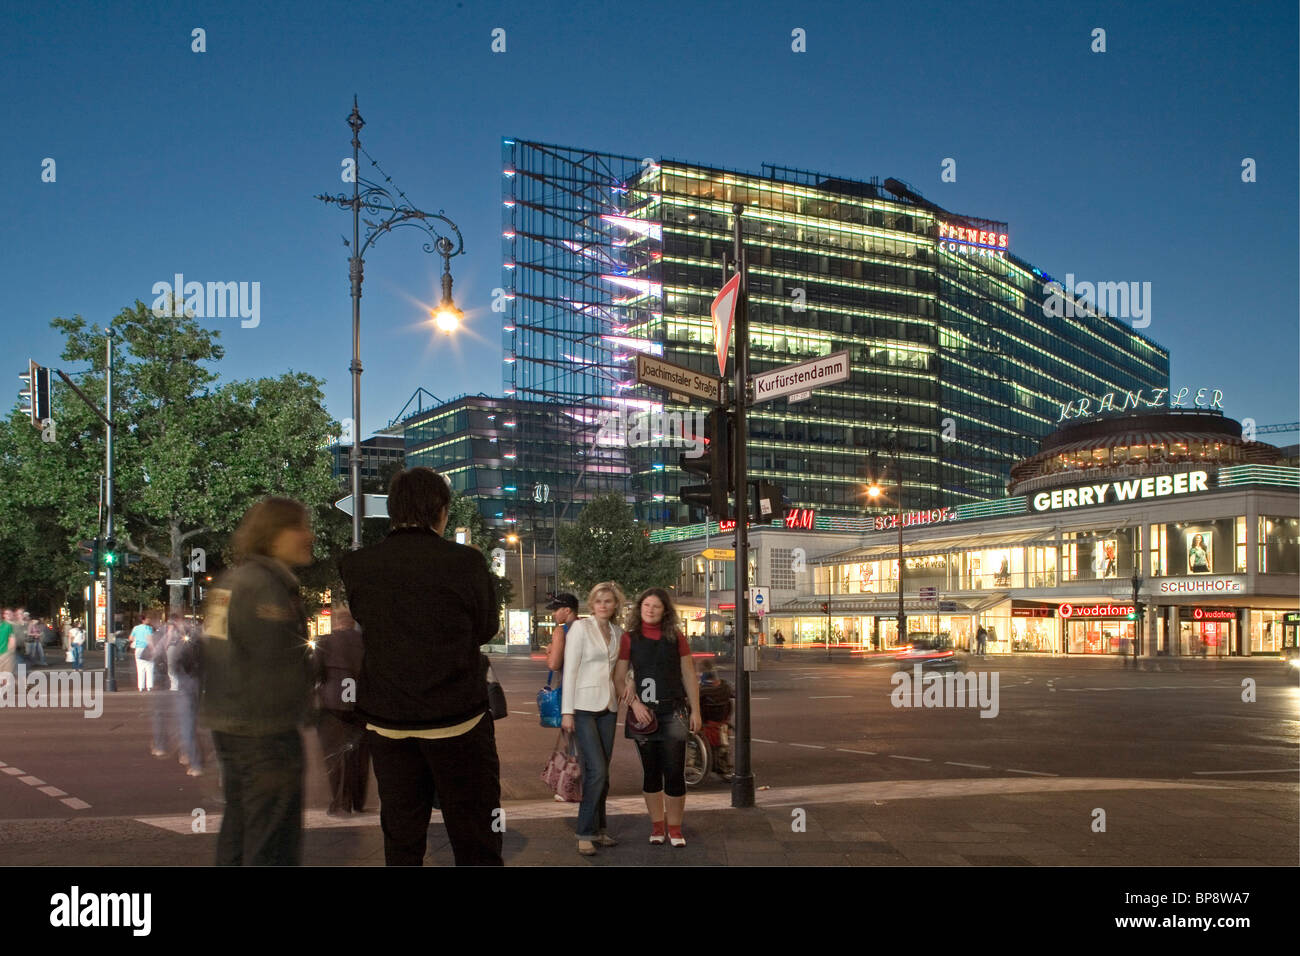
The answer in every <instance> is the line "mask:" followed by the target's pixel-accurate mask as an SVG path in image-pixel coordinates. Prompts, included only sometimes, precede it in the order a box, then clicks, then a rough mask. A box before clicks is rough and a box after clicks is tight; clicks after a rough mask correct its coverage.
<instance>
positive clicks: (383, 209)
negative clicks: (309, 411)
mask: <svg viewBox="0 0 1300 956" xmlns="http://www.w3.org/2000/svg"><path fill="white" fill-rule="evenodd" d="M364 125H365V120H363V119H362V118H361V113H360V112H359V111H358V110H357V98H356V97H355V96H354V97H352V112H351V113H350V114H349V115H348V126H349V127H351V129H352V169H351V174H352V178H351V182H352V195H351V196H348V195H346V194H345V193H340V194H339V195H337V196H329V195H325V194H322V195H319V196H317V197H316V198H317V199H319V200H321V201H322V202H326V203H337V204H338V205H339V206H341V207H342V208H344V209H351V210H352V241H351V242H348V240H347V239H344V240H343V244H344V245H346V246H347V247H348V248H349V249H351V250H352V255H351V257H350V258H349V259H348V276H349V278H350V279H351V283H352V364H351V365H350V366H348V369H349V371H351V373H352V454H351V456H350V459H349V461H350V464H351V470H352V501H353V508H352V550H354V551H355V550H356V549H357V548H359V547H361V517H362V507H361V506H362V501H363V495H362V493H361V440H360V431H361V282H362V279H363V278H364V273H365V264H366V263H365V255H366V250H368V249H369V248H370V246H371V245H372V244H373V243H374V241H375V240H376V239H378V238H379V237H380V236H382V235H383V234H384V233H386V232H389V231H390V230H392V229H394V228H396V227H398V226H415V227H417V228H419V229H423V230H424V231H425V232H426V233H428V234H429V236H431V237H432V239H433V241H432V242H426V243H424V251H425V252H427V253H430V254H432V253H435V252H436V253H438V255H440V256H442V301H441V302H440V303H439V305H438V309H437V310H436V311H434V312H432V318H433V322H434V325H435V326H437V328H438V329H439V331H441V332H445V333H447V334H450V333H451V332H452V331H454V330H455V329H456V328H457V327H458V326H459V324H460V320H461V319H462V318H463V317H464V313H462V312H461V311H460V309H458V308H456V304H455V302H454V301H453V300H452V296H451V259H452V256H458V255H460V254H461V253H462V252H464V251H465V241H464V239H462V238H461V234H460V229H459V228H458V227H457V225H456V224H455V223H454V222H452V221H451V220H450V219H448V218H447V217H446V216H444V215H443V213H442V210H438V212H436V213H426V212H423V211H422V210H419V209H416V208H415V207H414V206H412V205H411V203H410V200H408V199H407V197H406V194H405V193H404V192H402V190H401V189H399V188H397V186H395V185H394V186H392V192H390V191H389V189H387V188H385V187H384V186H380V185H379V184H378V183H373V182H371V181H370V180H368V179H364V178H363V177H362V176H361V174H360V171H359V170H360V159H361V155H360V154H361V153H362V152H364V150H362V148H361V127H363V126H364ZM366 158H367V159H370V162H371V165H372V166H374V167H375V168H376V169H379V164H378V163H377V162H376V161H375V160H374V158H373V157H371V156H370V154H368V153H367V154H366ZM379 172H380V174H381V175H384V173H383V170H382V169H379ZM344 175H345V181H346V175H347V172H346V170H345V174H344ZM384 182H385V183H390V184H391V183H392V179H391V177H389V176H387V175H384ZM394 192H395V193H396V194H397V195H396V196H394V195H393V193H394ZM363 209H364V210H366V211H367V212H370V213H377V214H378V215H379V216H382V217H383V218H381V219H379V220H378V221H371V220H369V219H367V220H366V237H365V242H364V243H363V242H362V241H361V210H363ZM429 220H440V221H442V222H444V223H446V224H447V226H448V227H449V228H450V230H451V231H452V232H453V233H455V235H456V241H455V242H452V240H451V239H450V238H449V237H447V236H444V235H442V233H440V232H438V230H437V229H436V228H435V227H434V225H432V224H431V223H430V221H429Z"/></svg>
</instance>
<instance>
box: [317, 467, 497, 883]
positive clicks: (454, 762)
mask: <svg viewBox="0 0 1300 956" xmlns="http://www.w3.org/2000/svg"><path fill="white" fill-rule="evenodd" d="M450 502H451V491H450V489H449V488H448V486H447V482H446V481H445V479H443V477H442V476H441V475H439V474H438V473H437V472H436V471H434V470H433V469H431V468H411V469H408V470H407V471H403V472H401V473H400V474H398V475H396V476H395V477H394V478H393V481H392V484H391V485H390V486H389V489H388V514H389V519H390V520H391V522H392V531H390V532H389V534H388V536H387V537H386V538H385V539H384V540H383V541H381V542H379V543H378V544H374V545H371V546H370V547H367V548H362V549H361V550H359V551H353V552H352V553H351V554H348V555H346V556H345V557H344V558H343V563H342V568H341V571H342V577H343V584H344V587H345V588H346V589H347V594H348V604H349V606H350V607H351V609H352V616H353V617H354V618H355V619H356V621H357V623H358V624H360V625H361V632H362V642H363V644H364V645H365V656H364V658H363V660H362V664H361V679H360V681H359V682H358V684H357V713H358V714H359V715H360V716H361V718H362V719H364V720H365V722H366V730H367V732H368V740H369V744H370V753H371V757H372V759H373V760H374V765H375V778H376V780H377V781H378V783H379V802H380V824H381V826H382V827H383V831H384V859H385V862H387V864H388V865H389V866H420V865H421V864H422V863H423V862H424V851H425V845H426V843H427V840H428V831H429V818H430V815H431V813H432V810H433V795H434V793H435V792H436V793H437V794H438V800H439V804H440V806H441V809H442V816H443V820H444V821H445V823H446V825H447V836H448V837H449V838H450V840H451V847H452V852H453V853H454V855H455V858H456V864H457V865H458V866H462V865H477V866H489V865H495V866H500V865H501V863H502V859H501V830H502V829H503V821H502V820H501V814H500V812H499V807H500V806H501V765H500V762H499V761H498V759H497V750H496V737H495V735H494V733H493V729H492V717H491V715H490V714H489V713H488V699H487V676H486V668H485V667H484V664H483V655H482V653H481V652H480V650H479V648H480V645H482V644H485V643H486V642H487V641H489V640H490V639H491V638H492V636H493V635H494V634H496V632H497V630H498V626H499V625H498V620H497V616H498V612H497V604H496V597H495V593H494V590H493V587H492V578H491V574H490V572H489V571H488V566H487V562H486V561H485V560H484V558H483V555H482V554H480V553H479V552H478V551H476V550H475V549H474V548H470V547H467V546H465V545H460V544H455V543H453V542H451V541H447V540H445V539H444V538H443V537H442V532H443V529H444V528H446V526H447V507H448V505H449V504H450Z"/></svg>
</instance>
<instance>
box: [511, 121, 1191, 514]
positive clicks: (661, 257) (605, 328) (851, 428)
mask: <svg viewBox="0 0 1300 956" xmlns="http://www.w3.org/2000/svg"><path fill="white" fill-rule="evenodd" d="M503 183H504V185H503V200H504V210H503V222H504V228H503V246H504V252H505V255H504V291H505V294H506V299H505V302H504V306H505V321H504V330H505V331H504V342H503V346H504V363H505V370H504V389H505V392H506V395H507V396H514V397H516V399H518V400H522V401H528V402H542V403H546V404H551V405H554V406H555V407H557V408H564V409H566V410H567V411H566V414H567V416H568V420H570V421H572V422H573V427H574V433H573V440H572V447H573V450H574V454H575V460H577V461H581V458H582V456H585V455H586V454H588V453H593V452H594V451H595V450H596V449H597V448H598V447H599V446H602V445H605V446H608V442H602V440H601V439H600V438H598V437H597V432H598V430H599V424H600V423H601V422H602V421H603V422H608V421H609V420H610V417H611V416H612V415H624V416H626V415H627V414H628V409H629V408H631V409H633V410H637V409H641V410H660V409H663V408H666V409H667V410H668V411H679V412H680V411H684V410H685V408H686V406H681V405H674V404H668V405H666V406H665V405H663V404H662V403H664V402H665V401H666V400H667V396H666V395H665V394H664V393H662V392H659V391H657V390H655V389H651V388H648V387H646V386H639V385H637V384H636V383H635V372H634V366H635V356H636V354H637V353H638V352H647V353H651V354H654V355H656V356H662V357H663V358H664V359H666V360H669V361H671V362H675V363H677V364H679V365H685V366H689V367H691V368H694V369H698V370H700V371H703V372H709V373H710V374H714V375H716V374H717V372H718V368H717V359H716V356H715V353H714V348H713V342H712V332H711V324H710V318H709V305H710V302H711V301H712V299H713V297H714V295H715V294H716V293H717V291H718V289H719V287H720V286H721V284H722V269H721V256H722V253H723V251H724V250H729V249H730V247H731V234H732V225H733V215H732V205H733V203H738V202H739V203H743V204H744V206H745V214H744V216H743V217H742V223H743V226H742V228H743V235H744V243H745V247H746V249H747V255H748V260H749V292H750V297H749V320H750V366H751V372H752V373H760V372H763V371H766V370H769V369H773V368H777V367H780V366H783V365H787V364H791V363H794V362H799V361H804V360H807V359H810V358H814V357H817V356H825V355H829V354H831V353H834V352H838V351H841V350H847V351H848V352H849V356H850V362H851V367H852V376H851V378H850V380H849V381H846V382H842V383H840V384H837V385H832V386H828V387H821V388H816V389H814V390H813V392H812V395H811V397H809V398H806V399H804V400H802V401H799V402H790V401H787V400H786V399H776V400H774V401H770V402H766V403H762V404H758V405H754V406H751V409H750V413H749V443H748V452H749V470H750V478H751V479H759V478H763V479H768V480H771V481H773V482H775V483H777V484H779V485H781V486H782V487H783V488H784V489H785V494H786V496H787V497H788V498H789V499H790V500H791V503H792V504H793V505H794V506H799V507H804V508H812V509H816V510H818V511H819V512H822V513H827V514H837V513H838V514H861V513H862V511H863V510H864V509H865V508H866V506H867V501H866V499H865V498H864V496H863V493H862V492H863V485H864V482H865V481H866V480H867V478H868V477H873V476H870V475H869V472H870V471H871V470H872V468H873V462H874V468H875V469H876V470H877V472H878V474H877V475H876V476H874V477H882V475H880V474H879V472H881V471H883V470H884V469H886V468H892V461H893V458H894V454H895V451H896V452H897V455H898V458H899V460H900V462H901V468H902V472H903V479H904V486H905V490H904V504H905V506H906V507H907V508H932V507H941V506H944V505H956V504H960V503H963V502H967V501H976V500H982V499H992V498H998V497H1001V496H1002V495H1003V494H1004V493H1005V490H1006V483H1007V478H1008V473H1009V470H1010V467H1011V465H1012V464H1013V463H1014V462H1016V461H1019V460H1021V459H1023V458H1025V457H1027V456H1028V455H1029V454H1032V453H1033V452H1034V451H1035V450H1036V447H1037V446H1036V441H1037V439H1039V438H1041V437H1043V436H1046V435H1047V434H1049V433H1050V432H1052V431H1053V430H1054V429H1055V428H1056V427H1057V424H1058V422H1059V421H1060V419H1061V407H1062V406H1063V405H1065V404H1066V403H1068V402H1071V401H1074V400H1076V399H1078V398H1080V397H1081V396H1100V395H1103V394H1106V393H1111V392H1114V393H1116V394H1123V393H1125V392H1128V391H1136V390H1137V389H1147V390H1150V389H1156V388H1168V386H1169V353H1168V351H1167V350H1166V349H1164V348H1162V347H1160V346H1159V345H1157V344H1155V343H1154V342H1153V341H1151V340H1150V339H1148V338H1146V337H1145V336H1143V335H1141V334H1139V333H1138V332H1135V331H1134V330H1133V329H1132V328H1131V327H1130V326H1129V325H1127V324H1125V323H1124V322H1121V321H1119V320H1118V319H1116V318H1112V317H1110V316H1108V315H1106V314H1103V313H1099V312H1098V311H1096V310H1094V309H1091V308H1088V307H1086V305H1085V303H1083V302H1078V303H1075V302H1074V301H1069V302H1066V303H1065V305H1066V306H1067V308H1065V309H1060V308H1056V309H1053V308H1051V307H1050V304H1045V300H1047V299H1048V298H1049V295H1050V288H1049V286H1048V283H1049V282H1051V281H1053V280H1052V278H1051V276H1048V275H1047V274H1045V273H1044V272H1043V271H1042V270H1040V269H1037V268H1035V267H1033V266H1032V265H1030V264H1029V263H1028V262H1027V261H1025V259H1024V258H1022V257H1020V256H1018V255H1017V254H1016V253H1015V252H1014V251H1013V250H1014V248H1015V236H1014V233H1013V232H1012V230H1011V229H1010V228H1009V227H1008V225H1007V224H1006V223H1004V222H999V221H996V220H988V219H982V218H977V217H973V216H969V215H961V214H957V213H952V212H948V211H946V210H944V209H941V208H940V207H939V206H937V205H935V204H934V203H932V202H929V201H927V200H926V199H925V198H924V197H922V196H921V195H919V194H918V193H917V192H916V190H915V189H913V188H911V187H910V186H908V185H907V184H905V183H903V182H900V181H898V180H894V179H886V180H884V181H883V182H882V181H880V180H878V179H869V180H851V179H845V178H838V177H834V176H829V175H824V174H820V173H812V172H806V171H803V170H795V169H789V168H785V167H780V166H770V165H764V166H763V167H762V171H761V172H760V173H744V172H736V171H732V170H727V169H721V168H716V167H708V166H701V165H696V164H692V163H685V162H679V161H676V160H666V159H665V160H652V159H635V158H632V157H626V156H616V155H610V154H603V153H596V152H592V151H590V150H580V149H575V148H570V147H561V146H548V145H545V144H541V143H534V142H526V141H523V140H512V139H506V140H504V141H503ZM1053 288H1054V287H1053ZM1062 294H1064V293H1062ZM1058 303H1059V300H1058ZM1062 313H1064V314H1062ZM733 368H734V366H731V365H729V366H728V372H729V373H730V372H731V371H732V369H733ZM696 407H702V405H697V406H696ZM895 431H897V435H898V444H897V447H895V445H894V435H895ZM602 434H606V435H607V434H608V429H606V430H605V431H604V432H603V433H602ZM665 444H666V443H664V442H661V441H657V440H655V437H654V436H651V440H650V441H649V442H648V444H647V445H646V447H641V448H628V447H623V446H622V443H620V449H619V451H618V453H617V454H615V455H613V456H611V455H610V449H609V448H608V447H605V448H604V450H603V452H602V455H603V457H602V459H601V461H602V466H601V471H602V473H604V476H605V478H606V479H607V480H608V479H609V478H610V477H611V476H615V475H619V476H622V478H623V480H625V481H626V490H627V493H628V495H629V497H630V498H632V499H634V500H635V501H636V502H637V506H638V510H639V512H640V514H641V516H642V517H643V518H646V519H649V520H652V521H654V522H655V523H659V522H664V521H667V522H674V523H675V522H684V521H686V520H688V519H689V517H690V515H689V512H688V509H687V508H686V507H685V506H683V505H682V504H681V503H680V502H679V501H678V500H677V490H678V488H679V487H680V485H681V484H682V483H683V477H684V476H683V475H682V473H681V471H680V470H679V469H678V468H677V455H678V450H676V449H674V448H671V447H665ZM873 453H874V457H873ZM883 477H885V478H886V480H887V481H889V482H890V483H892V481H893V480H894V476H893V473H892V472H889V473H887V474H884V475H883Z"/></svg>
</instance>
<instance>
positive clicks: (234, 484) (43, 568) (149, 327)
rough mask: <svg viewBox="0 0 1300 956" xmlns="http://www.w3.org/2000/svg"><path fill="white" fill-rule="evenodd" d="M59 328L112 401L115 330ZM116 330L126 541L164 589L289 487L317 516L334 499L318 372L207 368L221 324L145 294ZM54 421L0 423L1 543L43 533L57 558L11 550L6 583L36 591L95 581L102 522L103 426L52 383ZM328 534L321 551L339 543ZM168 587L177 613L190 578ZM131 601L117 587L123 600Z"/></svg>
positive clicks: (97, 396)
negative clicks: (108, 335) (50, 426)
mask: <svg viewBox="0 0 1300 956" xmlns="http://www.w3.org/2000/svg"><path fill="white" fill-rule="evenodd" d="M51 325H52V326H53V327H54V328H56V329H58V330H59V331H61V332H62V333H63V335H64V338H65V346H64V349H63V354H62V358H63V360H64V362H67V363H73V364H74V365H80V366H82V367H83V368H84V367H85V366H88V370H86V371H84V372H83V373H81V374H74V375H73V378H74V380H77V381H78V384H79V386H80V387H81V389H82V391H83V392H84V393H85V394H86V395H87V396H88V397H89V398H90V399H91V400H92V401H97V402H99V403H101V408H102V401H103V395H104V377H105V365H106V353H105V330H103V329H100V328H98V327H95V326H87V324H86V322H85V320H84V319H82V318H81V317H80V316H74V317H73V318H70V319H67V318H57V319H54V320H53V322H52V323H51ZM112 328H113V329H114V332H115V352H116V355H115V358H114V367H113V391H114V396H113V398H114V403H113V404H114V407H113V418H114V425H115V428H114V483H115V486H116V490H115V514H116V522H115V523H116V527H115V536H116V538H117V541H118V547H119V550H120V551H130V552H132V553H135V554H138V555H141V556H142V557H143V558H144V559H145V560H143V561H142V562H141V563H140V565H139V566H138V567H139V571H140V574H141V575H143V576H144V578H145V581H146V582H147V581H148V579H149V577H150V576H152V580H153V581H154V582H155V584H154V589H153V592H152V594H153V596H154V597H156V596H157V593H158V591H157V589H158V588H159V587H160V586H161V585H162V579H163V578H164V577H172V578H179V577H183V576H185V574H186V571H185V566H186V563H187V562H188V559H189V555H190V548H191V547H193V546H195V545H196V544H197V543H198V542H203V543H204V544H205V545H208V546H211V547H213V549H214V550H213V551H210V552H209V554H210V556H211V557H212V558H216V554H215V548H219V547H221V545H222V544H223V543H224V542H225V540H226V538H227V536H228V535H229V533H230V532H231V531H232V530H233V529H234V527H235V526H236V525H237V524H238V522H239V520H240V518H241V517H242V516H243V514H244V512H245V510H247V508H248V507H249V506H250V505H252V504H253V503H255V502H256V501H257V500H258V499H260V498H262V497H265V496H266V495H282V496H284V497H287V498H293V499H295V500H297V501H301V502H303V503H304V504H305V505H307V507H308V508H309V509H312V510H314V511H317V512H318V513H319V511H320V510H321V509H324V508H328V507H330V506H331V505H332V498H333V492H334V490H335V486H334V482H333V480H332V479H331V478H330V465H329V458H328V456H327V454H326V453H325V452H324V451H323V450H322V446H323V445H324V444H325V441H326V437H327V436H328V435H329V434H330V432H331V431H332V429H333V427H334V425H335V423H333V422H331V421H330V418H329V415H328V414H327V413H326V412H325V410H324V408H323V407H322V404H321V403H322V401H323V394H322V392H321V382H320V381H319V380H318V379H316V378H314V377H312V376H310V375H306V374H302V373H295V372H286V373H284V374H283V375H280V376H279V377H276V378H261V379H256V380H246V381H234V382H230V383H228V384H225V385H220V386H219V385H217V376H216V373H215V372H213V371H212V370H211V368H210V366H211V365H212V364H213V363H216V362H219V361H220V360H221V358H222V357H223V355H224V350H223V349H222V347H221V346H220V345H219V344H218V342H217V339H218V338H219V336H220V333H219V332H217V331H215V330H210V329H205V328H202V327H200V326H199V325H198V324H197V323H196V322H195V321H194V320H193V319H192V318H190V317H187V316H183V315H182V316H176V317H172V316H157V315H155V314H154V313H153V311H152V310H151V309H149V308H148V307H146V306H145V305H144V304H143V303H142V302H139V301H137V302H136V303H135V305H134V306H132V307H131V308H128V309H124V310H123V311H122V312H121V313H120V314H119V315H118V316H117V317H116V318H115V319H114V320H113V322H112ZM42 364H49V363H48V362H43V363H42ZM54 418H55V422H56V439H57V440H56V441H55V442H53V443H46V442H42V441H41V436H40V434H39V433H38V432H37V431H36V430H35V429H33V428H32V427H31V425H30V423H27V422H24V421H23V420H22V418H21V416H19V415H17V414H15V415H13V416H11V418H10V419H9V421H8V422H7V423H6V424H5V426H3V427H0V468H3V469H4V470H5V473H6V480H5V481H4V483H3V484H2V485H0V540H6V541H8V540H14V541H19V542H21V541H24V540H29V539H30V538H31V537H32V536H39V537H42V540H44V541H46V542H47V543H48V545H49V548H50V549H51V551H52V552H53V553H55V554H56V555H57V556H58V558H57V560H48V561H46V560H42V557H41V555H39V554H31V553H23V554H18V555H14V554H13V553H12V552H9V551H4V550H0V579H5V578H10V577H11V576H12V577H14V578H16V579H17V580H20V581H24V582H27V583H26V584H25V587H27V588H28V589H35V592H36V593H38V594H39V593H44V592H42V591H41V587H42V586H45V587H48V588H49V589H50V590H51V592H56V591H67V590H69V589H70V588H71V587H74V586H77V584H78V581H80V582H81V583H84V581H85V579H86V578H85V574H84V567H83V566H81V565H80V564H78V563H77V562H76V561H75V555H76V546H75V545H76V542H77V541H78V540H79V539H82V538H93V537H95V536H96V534H97V533H99V529H100V515H99V487H100V484H99V482H100V479H99V475H100V474H101V473H102V471H103V468H104V432H105V429H104V425H103V422H102V421H101V420H100V419H99V418H98V417H97V416H96V415H95V414H94V413H93V412H92V411H91V410H90V409H88V408H87V407H86V406H85V404H84V403H83V402H82V401H81V400H80V399H79V398H78V397H77V396H76V395H74V394H73V393H72V391H71V390H70V389H68V388H67V387H65V386H62V385H56V387H55V399H54ZM42 522H44V523H43V524H42ZM321 544H322V545H325V546H326V547H325V548H322V547H319V546H318V553H323V551H324V550H326V549H327V547H328V545H329V542H328V541H323V542H321ZM63 556H66V557H67V558H69V559H71V563H69V561H67V560H63ZM211 563H215V562H210V564H211ZM32 575H35V576H36V578H38V579H39V582H44V583H43V584H40V583H38V582H37V581H34V580H30V577H31V576H32ZM129 577H130V575H121V576H120V577H119V581H120V582H121V584H127V582H128V579H129ZM29 593H30V590H29ZM169 597H170V604H171V606H172V608H173V609H179V607H180V605H181V602H182V600H183V593H182V590H181V588H180V587H173V588H172V589H171V593H170V595H169ZM131 599H132V595H130V594H127V593H122V592H120V591H119V601H120V603H121V604H122V605H124V606H128V605H129V603H130V601H131ZM140 599H141V602H142V603H148V602H144V601H143V595H141V596H140Z"/></svg>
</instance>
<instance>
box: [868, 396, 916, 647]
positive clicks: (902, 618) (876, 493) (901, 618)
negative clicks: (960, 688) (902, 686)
mask: <svg viewBox="0 0 1300 956" xmlns="http://www.w3.org/2000/svg"><path fill="white" fill-rule="evenodd" d="M901 413H902V406H901V405H899V404H897V403H896V404H895V405H894V438H893V441H892V443H891V445H892V448H893V459H894V473H895V475H896V477H897V478H898V491H897V495H896V498H895V500H894V504H895V506H896V507H897V511H898V643H899V644H900V645H902V644H905V643H907V613H906V610H905V609H904V606H903V469H902V467H900V465H899V462H898V425H899V419H900V417H901ZM873 457H874V453H873ZM882 494H884V488H883V487H882V486H881V484H880V482H879V480H877V478H876V476H874V475H873V476H872V481H871V485H870V486H869V487H868V488H867V497H869V498H871V499H873V500H874V499H876V498H879V497H880V496H881V495H882Z"/></svg>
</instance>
